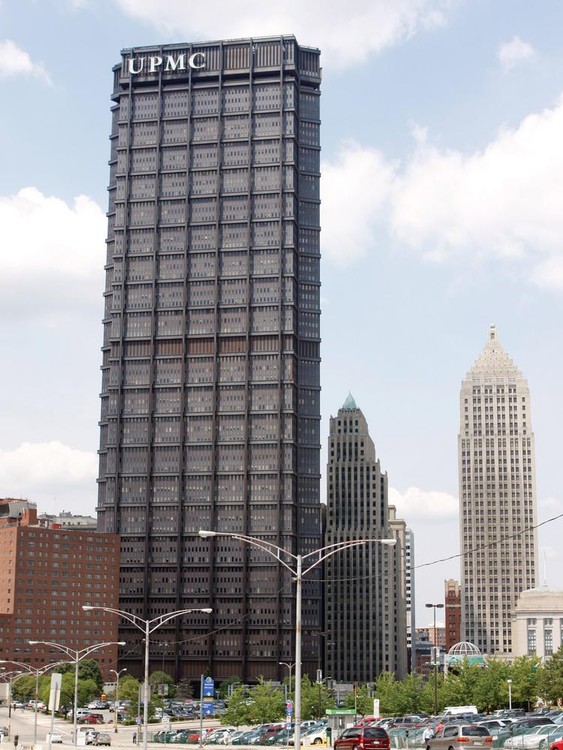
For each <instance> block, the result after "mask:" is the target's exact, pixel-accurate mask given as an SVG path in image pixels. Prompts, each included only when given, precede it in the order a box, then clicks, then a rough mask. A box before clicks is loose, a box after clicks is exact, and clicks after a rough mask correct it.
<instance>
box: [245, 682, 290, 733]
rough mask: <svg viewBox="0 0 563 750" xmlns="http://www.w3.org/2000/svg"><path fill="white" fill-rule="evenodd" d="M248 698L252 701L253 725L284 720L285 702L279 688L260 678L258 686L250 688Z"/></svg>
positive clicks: (250, 712)
mask: <svg viewBox="0 0 563 750" xmlns="http://www.w3.org/2000/svg"><path fill="white" fill-rule="evenodd" d="M248 697H249V700H250V701H251V702H250V711H249V714H250V719H251V721H250V723H251V724H266V723H268V722H272V721H280V719H282V718H283V716H284V714H285V700H284V695H283V692H282V691H281V690H280V688H279V687H278V686H275V685H272V683H271V682H265V681H264V680H263V679H262V678H260V681H259V683H258V685H254V686H253V687H252V688H250V690H249V696H248Z"/></svg>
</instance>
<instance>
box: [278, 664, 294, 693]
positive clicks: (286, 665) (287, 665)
mask: <svg viewBox="0 0 563 750" xmlns="http://www.w3.org/2000/svg"><path fill="white" fill-rule="evenodd" d="M278 664H279V665H280V666H281V667H287V671H288V672H289V683H288V688H287V698H288V700H289V696H290V695H291V670H292V669H293V667H294V666H295V664H290V663H289V662H287V661H279V662H278Z"/></svg>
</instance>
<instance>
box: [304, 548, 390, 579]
mask: <svg viewBox="0 0 563 750" xmlns="http://www.w3.org/2000/svg"><path fill="white" fill-rule="evenodd" d="M375 542H377V543H378V544H384V545H386V546H387V547H393V546H394V545H395V544H396V543H397V540H396V539H350V540H348V541H347V542H337V543H336V544H329V545H327V546H326V547H321V549H317V550H313V552H308V553H307V554H306V555H303V557H302V559H303V560H306V559H307V558H308V557H311V556H312V555H318V554H320V553H321V552H325V550H328V552H326V553H325V554H324V555H321V556H320V557H319V558H318V560H315V562H314V563H312V564H311V565H309V567H308V568H306V569H305V570H304V571H302V575H306V574H307V573H308V572H309V571H310V570H313V568H315V567H316V566H317V565H319V563H322V562H323V561H324V560H326V559H327V558H329V557H332V555H335V554H336V553H337V552H342V550H344V549H351V548H352V547H361V546H362V545H364V544H370V543H375Z"/></svg>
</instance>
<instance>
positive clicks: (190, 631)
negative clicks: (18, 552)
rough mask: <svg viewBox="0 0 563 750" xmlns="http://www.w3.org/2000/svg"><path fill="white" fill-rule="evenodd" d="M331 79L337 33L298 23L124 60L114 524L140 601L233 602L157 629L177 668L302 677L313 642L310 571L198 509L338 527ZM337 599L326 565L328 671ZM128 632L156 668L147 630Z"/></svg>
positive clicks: (287, 535) (278, 537)
mask: <svg viewBox="0 0 563 750" xmlns="http://www.w3.org/2000/svg"><path fill="white" fill-rule="evenodd" d="M190 61H191V63H193V65H192V66H191V67H190ZM319 87H320V68H319V52H318V50H315V49H311V48H303V47H300V46H299V45H298V44H297V42H296V40H295V38H294V37H291V36H289V37H276V38H264V39H245V40H236V41H223V42H213V43H200V44H191V45H167V46H164V47H150V48H147V47H144V48H137V49H128V50H124V51H123V53H122V63H121V64H120V65H118V66H116V67H115V68H114V90H113V101H114V103H115V105H114V107H113V122H112V132H111V159H110V186H109V193H110V199H109V212H108V217H109V230H108V239H107V265H106V288H105V315H104V341H103V364H102V373H103V375H102V394H101V401H102V406H101V439H100V471H99V500H98V508H97V510H98V529H99V530H101V531H111V532H118V533H119V534H120V535H121V538H122V550H121V578H120V608H121V609H124V610H127V611H129V612H133V613H135V614H138V615H140V616H142V617H144V618H153V617H157V616H159V615H161V614H163V613H166V612H172V611H175V610H178V609H183V608H199V607H212V608H213V614H211V615H200V614H193V615H191V616H188V617H186V618H181V619H178V620H175V621H173V622H171V623H170V625H169V626H166V627H163V628H161V629H159V630H158V631H156V632H155V634H154V636H153V638H152V639H151V660H152V663H151V670H152V669H156V668H158V669H160V668H164V669H165V670H166V671H168V672H169V673H170V674H172V675H173V676H174V677H175V678H176V679H181V678H186V679H199V675H200V674H201V673H203V672H204V671H207V670H209V673H211V674H213V675H214V676H215V677H216V678H219V679H221V678H225V677H229V676H231V675H237V676H239V677H240V678H241V679H242V680H244V681H253V680H256V679H258V677H260V676H264V677H265V678H268V679H276V678H277V679H281V678H282V677H283V676H284V674H283V669H284V667H283V666H280V665H279V662H280V661H288V660H290V659H291V658H292V655H293V653H294V616H295V611H294V610H295V601H294V589H293V583H292V581H291V577H290V576H289V575H288V574H287V573H286V572H284V571H283V569H282V568H281V567H280V566H279V565H278V564H277V563H276V561H275V560H273V559H271V558H268V557H267V556H265V555H263V554H261V553H260V552H259V551H258V550H257V549H255V548H250V547H249V546H243V545H241V544H240V543H237V542H234V541H233V540H230V539H226V538H217V539H215V540H212V541H209V540H203V539H201V538H200V537H199V536H198V530H199V529H201V528H204V529H213V530H217V531H226V532H239V533H244V534H249V535H252V536H256V537H258V538H262V539H267V540H268V541H270V542H272V543H274V544H276V545H279V546H281V547H283V548H284V549H288V550H290V551H292V552H294V553H297V552H302V553H305V552H307V551H310V550H312V549H315V548H317V547H319V546H321V544H322V540H321V529H320V505H319V477H320V466H319V456H320V434H319V423H320V404H319V396H320V378H319V368H320V354H319V347H320V332H319V318H320V309H319V288H320V278H319V260H320V249H319V232H320V227H319V179H320V173H319V151H320V142H319V127H320V119H319V93H320V92H319ZM320 610H321V597H320V583H319V580H318V577H317V578H314V579H312V580H311V581H309V582H308V585H307V586H306V588H305V591H304V600H303V623H304V630H305V638H304V644H303V649H304V653H303V657H304V669H305V670H306V671H309V672H311V673H312V674H314V671H315V669H316V641H315V637H314V635H310V636H308V635H307V633H309V632H310V633H314V631H315V630H316V631H318V629H319V623H320V617H321V615H320ZM120 636H121V637H122V638H123V640H125V641H127V643H128V646H127V647H126V649H124V653H123V654H122V658H121V661H120V664H123V665H124V666H127V668H128V669H129V671H130V672H133V673H137V674H138V673H140V672H141V666H142V665H141V662H142V650H143V644H142V634H141V633H140V632H139V631H135V630H134V629H132V628H128V627H127V626H126V623H125V622H122V624H121V629H120Z"/></svg>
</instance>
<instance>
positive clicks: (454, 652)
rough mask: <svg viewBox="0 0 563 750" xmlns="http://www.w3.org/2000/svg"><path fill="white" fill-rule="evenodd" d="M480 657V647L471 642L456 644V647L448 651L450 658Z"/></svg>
mask: <svg viewBox="0 0 563 750" xmlns="http://www.w3.org/2000/svg"><path fill="white" fill-rule="evenodd" d="M480 655H481V652H480V651H479V649H478V647H477V646H476V645H475V644H474V643H469V641H460V642H459V643H454V645H453V646H452V647H451V648H450V650H449V651H448V656H459V657H461V658H462V659H463V658H464V657H465V656H480Z"/></svg>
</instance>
